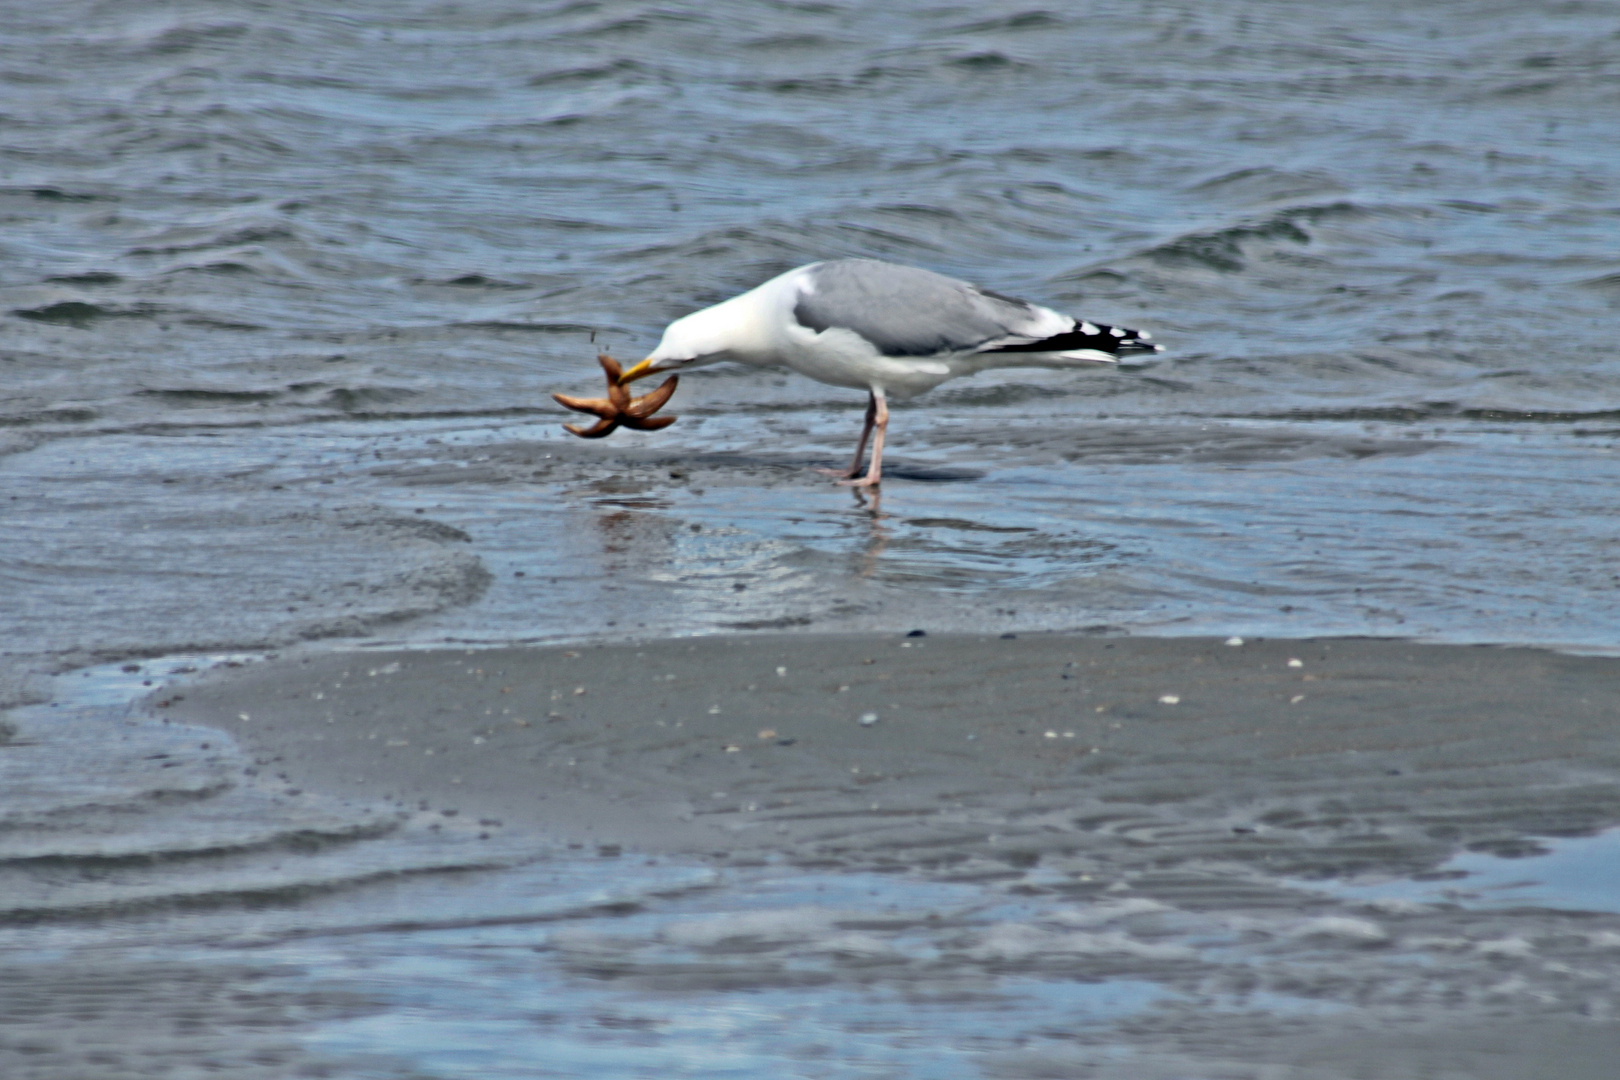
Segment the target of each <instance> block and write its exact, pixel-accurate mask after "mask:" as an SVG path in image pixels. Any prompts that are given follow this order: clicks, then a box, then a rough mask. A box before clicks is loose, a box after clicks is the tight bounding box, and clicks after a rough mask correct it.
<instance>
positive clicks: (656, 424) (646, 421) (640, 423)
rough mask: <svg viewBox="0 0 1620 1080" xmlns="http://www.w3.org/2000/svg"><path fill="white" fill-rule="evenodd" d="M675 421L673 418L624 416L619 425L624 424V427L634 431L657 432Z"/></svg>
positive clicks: (675, 418)
mask: <svg viewBox="0 0 1620 1080" xmlns="http://www.w3.org/2000/svg"><path fill="white" fill-rule="evenodd" d="M677 419H678V417H674V416H647V417H641V416H630V415H629V414H626V415H625V416H623V417H621V418H620V423H622V424H624V426H625V427H627V428H633V429H634V430H636V431H657V430H658V429H659V428H667V427H669V425H671V424H673V423H674V422H675V421H676V420H677Z"/></svg>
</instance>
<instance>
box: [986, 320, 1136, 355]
mask: <svg viewBox="0 0 1620 1080" xmlns="http://www.w3.org/2000/svg"><path fill="white" fill-rule="evenodd" d="M1152 336H1153V335H1152V334H1149V333H1145V332H1144V331H1141V330H1131V329H1128V328H1126V327H1123V326H1108V325H1107V324H1105V323H1094V322H1089V321H1087V320H1085V319H1076V320H1075V321H1074V328H1073V329H1072V330H1068V331H1065V332H1064V333H1061V334H1054V335H1053V336H1051V337H1049V338H1042V339H1041V340H1040V341H1026V342H1024V343H1023V344H1020V345H1004V346H1002V347H1001V348H999V349H996V350H994V351H996V352H1028V353H1036V352H1040V353H1045V352H1070V351H1074V350H1079V349H1091V350H1093V351H1096V352H1105V353H1109V354H1110V355H1113V356H1118V355H1120V354H1121V353H1140V352H1163V351H1164V346H1163V345H1158V344H1155V343H1154V342H1152V341H1150V340H1149V338H1151V337H1152Z"/></svg>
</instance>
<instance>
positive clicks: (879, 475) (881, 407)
mask: <svg viewBox="0 0 1620 1080" xmlns="http://www.w3.org/2000/svg"><path fill="white" fill-rule="evenodd" d="M870 415H871V417H872V419H871V421H870V422H869V427H870V428H871V429H872V430H874V431H876V434H875V435H873V436H872V464H871V466H870V467H869V468H868V469H867V470H866V475H865V476H863V477H861V478H860V479H859V480H856V479H853V478H851V479H849V480H840V481H838V482H839V483H840V484H844V485H846V486H848V487H863V488H865V487H877V486H878V485H879V484H881V483H882V482H883V436H884V435H885V434H887V433H888V430H889V403H888V401H887V400H886V399H885V398H884V396H883V391H881V390H873V391H872V411H871V414H870ZM861 449H863V450H864V449H866V438H865V436H864V435H863V436H862V437H861ZM855 467H856V468H860V458H859V457H857V458H856V459H855ZM852 471H853V470H852Z"/></svg>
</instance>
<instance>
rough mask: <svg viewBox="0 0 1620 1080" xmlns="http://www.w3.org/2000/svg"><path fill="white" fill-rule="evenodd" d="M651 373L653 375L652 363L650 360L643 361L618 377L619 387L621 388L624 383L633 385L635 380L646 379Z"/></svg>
mask: <svg viewBox="0 0 1620 1080" xmlns="http://www.w3.org/2000/svg"><path fill="white" fill-rule="evenodd" d="M652 373H653V370H652V361H651V360H643V361H642V362H641V363H639V364H637V365H636V366H635V367H633V368H631V369H630V370H629V371H627V372H625V373H624V374H623V375H620V376H619V385H620V386H623V385H624V384H625V383H633V382H635V381H636V380H637V379H642V378H646V377H647V376H648V375H651V374H652Z"/></svg>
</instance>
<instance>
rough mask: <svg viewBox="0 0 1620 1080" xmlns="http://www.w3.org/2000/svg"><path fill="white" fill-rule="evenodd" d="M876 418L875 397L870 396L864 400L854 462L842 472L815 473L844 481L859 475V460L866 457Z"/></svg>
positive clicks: (829, 470) (820, 470) (822, 470)
mask: <svg viewBox="0 0 1620 1080" xmlns="http://www.w3.org/2000/svg"><path fill="white" fill-rule="evenodd" d="M876 418H877V396H876V395H875V394H870V395H868V397H867V399H866V424H865V426H864V427H862V428H861V441H860V442H858V443H856V444H855V460H854V461H852V462H850V463H849V468H848V469H845V470H842V471H840V470H838V469H817V470H816V472H818V473H823V474H825V475H827V476H838V477H842V478H844V479H846V480H853V479H855V478H856V477H857V476H859V475H861V459H862V458H864V457H865V456H866V440H867V439H868V438H869V437H870V436H871V434H872V424H873V421H874V420H876Z"/></svg>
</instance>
